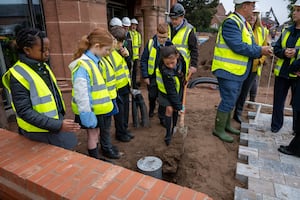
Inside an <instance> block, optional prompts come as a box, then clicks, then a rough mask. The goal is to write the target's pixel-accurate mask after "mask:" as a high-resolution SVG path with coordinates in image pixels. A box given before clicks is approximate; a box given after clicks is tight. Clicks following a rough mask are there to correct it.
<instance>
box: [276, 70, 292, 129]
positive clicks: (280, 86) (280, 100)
mask: <svg viewBox="0 0 300 200" xmlns="http://www.w3.org/2000/svg"><path fill="white" fill-rule="evenodd" d="M295 83H296V82H295V80H294V79H286V78H282V77H278V76H277V77H275V84H274V95H273V111H272V122H271V129H272V130H280V129H281V128H282V125H283V117H284V104H285V100H286V97H287V94H288V91H289V89H290V88H291V91H292V96H293V91H294V89H293V88H294V87H295ZM295 117H296V113H294V111H293V130H294V131H295V120H294V119H295Z"/></svg>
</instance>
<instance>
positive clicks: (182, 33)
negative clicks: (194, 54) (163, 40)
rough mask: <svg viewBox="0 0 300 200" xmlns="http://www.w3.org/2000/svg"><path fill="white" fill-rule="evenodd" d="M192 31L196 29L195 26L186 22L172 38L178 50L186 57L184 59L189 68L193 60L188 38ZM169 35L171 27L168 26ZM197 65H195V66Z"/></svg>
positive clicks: (169, 34)
mask: <svg viewBox="0 0 300 200" xmlns="http://www.w3.org/2000/svg"><path fill="white" fill-rule="evenodd" d="M191 31H194V27H193V26H192V25H191V24H189V23H185V24H184V25H183V26H182V27H181V28H180V29H179V30H178V32H177V33H176V35H174V37H173V38H172V43H173V44H174V45H175V46H176V48H177V49H178V51H179V52H180V53H181V55H182V56H183V58H184V61H185V63H186V65H185V67H186V68H188V67H189V66H190V60H191V51H190V50H189V46H188V39H189V35H190V33H191ZM168 36H169V38H171V27H170V26H169V28H168ZM194 67H195V66H194ZM187 71H188V70H187V69H186V72H187Z"/></svg>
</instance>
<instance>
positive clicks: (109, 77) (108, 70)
mask: <svg viewBox="0 0 300 200" xmlns="http://www.w3.org/2000/svg"><path fill="white" fill-rule="evenodd" d="M99 67H100V71H101V74H102V76H103V79H104V81H105V83H106V87H107V90H108V93H109V96H110V98H111V99H115V98H117V88H116V82H117V81H116V77H115V70H114V67H113V65H112V63H111V60H110V58H109V57H105V58H102V59H101V61H100V63H99Z"/></svg>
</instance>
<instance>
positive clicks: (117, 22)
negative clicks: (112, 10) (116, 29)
mask: <svg viewBox="0 0 300 200" xmlns="http://www.w3.org/2000/svg"><path fill="white" fill-rule="evenodd" d="M109 25H110V26H122V21H121V20H120V19H119V18H117V17H113V18H112V19H111V20H110V22H109Z"/></svg>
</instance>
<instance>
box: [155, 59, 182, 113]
mask: <svg viewBox="0 0 300 200" xmlns="http://www.w3.org/2000/svg"><path fill="white" fill-rule="evenodd" d="M159 69H160V72H161V75H162V80H163V83H164V86H165V89H166V92H167V94H164V93H161V95H163V96H165V97H166V98H167V99H168V100H169V101H170V103H171V105H172V107H173V108H174V109H175V110H182V94H183V93H182V92H183V91H182V90H183V84H184V81H185V74H186V71H185V69H186V68H185V61H184V58H183V57H182V56H181V55H180V57H179V59H178V61H177V67H176V69H169V68H167V67H166V66H164V65H163V63H162V61H160V65H159ZM174 76H177V77H178V78H179V81H180V90H179V93H177V91H176V86H175V82H174V79H173V77H174Z"/></svg>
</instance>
